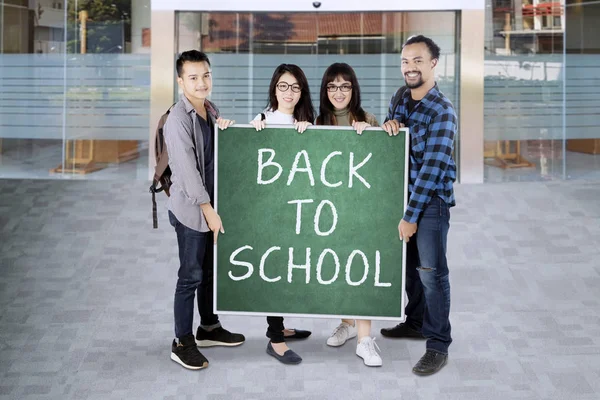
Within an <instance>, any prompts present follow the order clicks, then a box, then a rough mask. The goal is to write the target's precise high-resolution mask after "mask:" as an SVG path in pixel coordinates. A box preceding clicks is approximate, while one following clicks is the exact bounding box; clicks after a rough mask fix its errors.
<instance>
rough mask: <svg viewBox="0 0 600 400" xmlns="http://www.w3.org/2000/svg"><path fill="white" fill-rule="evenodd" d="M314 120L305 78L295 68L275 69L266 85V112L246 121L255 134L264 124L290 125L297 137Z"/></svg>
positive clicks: (288, 66) (290, 66) (293, 66)
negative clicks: (254, 129) (269, 82)
mask: <svg viewBox="0 0 600 400" xmlns="http://www.w3.org/2000/svg"><path fill="white" fill-rule="evenodd" d="M314 120H315V110H314V108H313V105H312V100H311V98H310V89H309V87H308V80H307V79H306V75H304V72H303V71H302V69H301V68H300V67H298V66H297V65H295V64H281V65H279V66H278V67H277V68H275V72H273V77H272V78H271V84H270V85H269V101H268V104H267V108H266V109H265V110H264V111H263V112H262V113H260V114H258V115H257V116H256V118H254V120H252V121H250V123H251V124H252V125H253V126H254V127H255V128H256V130H257V131H259V130H261V129H263V128H264V127H265V126H266V125H267V124H278V125H288V124H289V125H294V127H295V128H296V130H297V131H298V132H300V133H302V132H304V131H305V130H306V128H307V127H308V126H309V125H312V123H313V122H314Z"/></svg>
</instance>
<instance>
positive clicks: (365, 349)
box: [356, 336, 383, 367]
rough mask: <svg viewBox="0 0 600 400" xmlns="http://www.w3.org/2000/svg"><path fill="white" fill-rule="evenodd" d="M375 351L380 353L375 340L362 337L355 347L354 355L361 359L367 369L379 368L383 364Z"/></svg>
mask: <svg viewBox="0 0 600 400" xmlns="http://www.w3.org/2000/svg"><path fill="white" fill-rule="evenodd" d="M376 348H377V349H376ZM377 350H379V351H381V349H380V348H379V346H377V343H375V338H371V337H368V336H367V337H364V338H363V339H362V340H361V341H360V343H358V344H357V345H356V355H357V356H359V357H360V358H362V359H363V361H364V363H365V365H366V366H368V367H381V365H382V364H383V361H382V360H381V357H380V356H379V353H378V352H377Z"/></svg>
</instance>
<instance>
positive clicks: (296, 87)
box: [277, 82, 302, 93]
mask: <svg viewBox="0 0 600 400" xmlns="http://www.w3.org/2000/svg"><path fill="white" fill-rule="evenodd" d="M288 88H292V92H294V93H300V91H302V88H301V87H300V85H298V84H297V83H294V84H293V85H290V84H289V83H287V82H279V83H278V84H277V90H279V91H280V92H285V91H286V90H288Z"/></svg>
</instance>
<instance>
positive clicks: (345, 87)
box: [327, 85, 352, 93]
mask: <svg viewBox="0 0 600 400" xmlns="http://www.w3.org/2000/svg"><path fill="white" fill-rule="evenodd" d="M338 89H340V90H341V91H342V92H349V91H351V90H352V85H341V86H336V85H327V91H328V92H329V93H335V92H337V90H338Z"/></svg>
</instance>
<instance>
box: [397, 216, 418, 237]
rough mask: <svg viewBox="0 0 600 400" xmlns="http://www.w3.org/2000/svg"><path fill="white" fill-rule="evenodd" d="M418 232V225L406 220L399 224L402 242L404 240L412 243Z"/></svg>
mask: <svg viewBox="0 0 600 400" xmlns="http://www.w3.org/2000/svg"><path fill="white" fill-rule="evenodd" d="M416 232H417V224H416V223H415V224H412V223H410V222H407V221H405V220H404V219H401V220H400V223H399V224H398V235H399V236H400V240H404V241H405V242H406V243H408V242H409V241H410V238H411V237H412V236H413V235H414V234H415V233H416Z"/></svg>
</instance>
